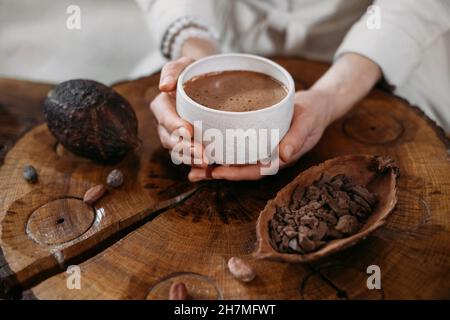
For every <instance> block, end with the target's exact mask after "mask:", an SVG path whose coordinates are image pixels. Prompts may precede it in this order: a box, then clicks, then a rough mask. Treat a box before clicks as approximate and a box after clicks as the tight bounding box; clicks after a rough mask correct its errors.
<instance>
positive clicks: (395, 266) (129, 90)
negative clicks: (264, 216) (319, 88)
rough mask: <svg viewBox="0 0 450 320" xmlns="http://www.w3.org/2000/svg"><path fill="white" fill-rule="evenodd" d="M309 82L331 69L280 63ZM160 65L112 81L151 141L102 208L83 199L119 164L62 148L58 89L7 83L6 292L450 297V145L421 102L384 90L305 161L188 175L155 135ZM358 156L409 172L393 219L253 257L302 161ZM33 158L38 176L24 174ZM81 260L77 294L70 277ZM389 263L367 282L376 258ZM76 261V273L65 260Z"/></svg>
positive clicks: (0, 207) (3, 85) (2, 117)
mask: <svg viewBox="0 0 450 320" xmlns="http://www.w3.org/2000/svg"><path fill="white" fill-rule="evenodd" d="M277 61H278V62H279V63H281V64H282V65H284V66H285V67H286V68H287V69H288V70H289V71H290V72H291V73H292V75H293V76H294V78H295V81H296V86H297V89H305V88H308V87H309V86H310V85H311V84H312V83H313V82H314V81H315V80H316V79H317V78H318V77H319V76H320V75H321V74H323V73H324V71H325V70H326V68H327V65H325V64H320V63H313V62H308V61H303V60H296V59H277ZM158 80H159V75H153V76H150V77H146V78H142V79H138V80H134V81H126V82H122V83H118V84H116V85H114V86H113V87H114V89H115V90H117V91H118V92H119V93H121V94H122V95H123V96H125V97H126V98H127V99H128V100H129V101H130V102H131V104H132V105H133V107H134V109H135V110H136V113H137V115H138V118H139V124H140V129H139V135H140V137H141V138H142V139H143V140H144V145H143V147H142V148H141V149H140V150H139V151H138V152H135V153H130V154H129V155H128V156H127V157H126V158H125V159H124V160H123V161H122V162H121V163H119V164H118V165H117V167H119V168H121V169H122V170H123V171H124V172H125V176H126V182H125V184H124V186H122V187H121V188H120V189H117V190H114V191H112V192H110V193H108V194H107V195H106V196H105V197H104V198H102V199H101V200H100V201H99V202H98V203H97V204H96V205H95V207H94V208H92V207H89V206H86V205H84V204H83V203H82V202H81V200H80V199H81V197H82V195H83V193H84V191H85V190H86V189H87V188H89V187H90V186H92V185H94V184H97V183H102V182H103V181H104V179H105V176H106V174H107V173H108V172H109V171H110V170H111V169H112V168H113V166H100V165H98V164H95V163H93V162H91V161H89V160H86V159H81V158H78V157H75V156H73V155H71V154H70V153H68V152H67V151H64V150H59V151H58V152H57V151H56V150H57V143H56V141H55V139H54V138H53V137H52V136H51V135H50V134H49V132H48V130H47V128H46V126H45V125H43V124H41V123H42V121H43V117H42V107H41V106H42V101H43V99H44V98H45V96H46V94H47V92H48V91H49V89H50V88H51V87H52V85H50V84H38V83H32V82H26V81H19V80H12V79H0V146H1V158H2V159H3V158H4V161H3V164H2V166H1V167H0V194H1V198H0V221H1V222H0V223H1V230H2V231H1V241H0V244H1V251H0V279H1V287H2V292H3V294H4V295H5V294H6V295H7V297H13V298H20V297H23V298H38V299H146V298H148V299H154V298H161V299H165V298H167V297H168V288H169V286H170V284H171V283H172V282H173V281H175V280H181V281H184V282H185V283H186V284H187V286H188V289H189V291H190V294H191V296H192V297H193V298H211V299H218V298H219V299H248V298H249V299H257V298H261V299H430V298H431V299H442V298H444V299H448V298H450V279H449V275H450V161H449V149H450V143H449V140H448V139H447V138H446V136H445V134H444V132H443V131H442V130H441V129H440V128H439V127H437V126H436V125H435V124H434V123H433V122H432V121H431V120H430V119H428V118H427V117H426V116H425V115H424V114H423V113H422V112H421V111H420V110H419V109H418V108H413V107H411V106H409V105H408V104H407V103H406V102H405V101H403V100H401V99H398V98H395V97H393V96H392V95H390V94H388V93H386V92H383V91H381V90H378V89H376V90H373V91H372V92H371V93H370V95H369V96H368V97H367V98H366V99H364V100H363V101H362V102H361V103H359V105H358V106H357V107H356V108H355V109H354V110H353V111H352V112H351V113H350V114H349V115H347V116H346V117H345V118H344V119H341V120H339V121H337V122H336V123H334V124H333V125H331V126H330V127H329V128H328V129H327V131H326V132H325V134H324V136H323V138H322V140H321V141H320V143H319V144H318V145H317V146H316V147H315V148H314V149H313V150H312V151H311V152H309V153H308V154H307V155H306V156H305V157H303V158H302V159H301V160H300V161H299V162H298V163H297V165H296V166H294V167H292V168H289V169H287V170H284V171H282V172H281V173H279V174H278V175H276V176H272V177H268V178H266V179H264V180H262V181H258V182H235V183H231V182H226V181H209V182H202V183H195V184H191V183H189V182H188V181H187V179H186V174H187V168H186V167H184V166H175V165H173V164H172V163H171V161H170V159H169V155H168V153H167V151H164V150H162V149H161V147H160V145H159V141H158V138H157V135H156V131H155V127H154V124H153V119H152V115H151V113H150V112H149V111H148V104H149V101H151V99H152V98H153V97H154V96H155V95H156V94H157V83H158ZM352 153H367V154H378V155H383V156H390V157H393V158H394V159H395V160H396V161H397V162H398V164H399V165H400V168H401V178H400V179H399V192H398V198H399V202H398V205H397V209H396V210H395V211H394V212H393V213H392V215H391V216H390V218H389V219H388V222H387V224H386V225H385V226H384V227H383V228H382V229H380V230H379V231H377V232H376V233H375V234H373V235H372V236H370V237H368V238H367V239H365V240H364V241H362V242H360V243H359V244H357V245H356V246H354V247H352V248H349V249H347V250H345V251H343V252H341V253H338V254H335V255H333V256H330V257H327V258H325V259H323V260H321V261H318V262H315V263H311V264H298V265H294V264H284V263H279V262H272V261H266V260H256V259H254V258H253V257H252V255H251V253H252V251H253V250H254V245H255V221H256V219H257V217H258V213H259V211H260V210H261V209H262V208H263V207H264V205H265V203H266V202H267V200H268V199H271V198H272V197H273V196H274V195H275V193H276V192H277V191H278V190H279V189H280V188H282V187H283V186H284V185H285V184H286V183H288V182H289V181H290V180H291V179H292V178H293V177H294V176H295V175H297V174H298V173H299V172H300V171H302V170H304V169H305V168H308V167H309V166H311V165H313V164H317V163H319V162H322V161H324V160H326V159H329V158H332V157H335V156H339V155H344V154H352ZM25 164H33V165H34V166H35V167H36V168H37V169H38V171H39V173H40V177H39V182H38V183H37V184H35V185H29V184H27V183H26V182H24V181H23V179H22V178H21V170H22V168H23V166H24V165H25ZM231 256H240V257H242V258H244V259H246V260H247V261H248V262H249V263H250V264H251V265H252V266H253V267H254V269H255V271H256V273H257V278H256V279H255V280H254V281H253V282H251V283H250V284H243V283H241V282H239V281H237V280H236V279H234V278H233V277H232V276H231V275H230V274H229V272H228V270H227V267H226V262H227V260H228V258H230V257H231ZM69 265H77V266H79V268H80V269H79V270H80V271H81V282H80V283H81V290H77V289H72V290H70V289H69V288H68V287H67V278H68V277H69V276H70V275H71V274H68V273H67V272H66V268H67V267H68V266H69ZM370 265H377V266H379V267H380V269H381V282H382V289H381V290H369V289H368V288H367V285H366V281H367V277H368V274H367V273H366V270H367V267H368V266H370ZM70 270H72V271H73V270H75V271H76V269H70Z"/></svg>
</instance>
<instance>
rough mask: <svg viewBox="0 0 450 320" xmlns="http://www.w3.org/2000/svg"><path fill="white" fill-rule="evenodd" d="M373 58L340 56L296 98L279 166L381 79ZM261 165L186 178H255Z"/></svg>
mask: <svg viewBox="0 0 450 320" xmlns="http://www.w3.org/2000/svg"><path fill="white" fill-rule="evenodd" d="M381 75H382V74H381V69H380V67H379V66H378V65H377V64H376V63H374V62H373V61H372V60H370V59H368V58H366V57H364V56H361V55H359V54H355V53H346V54H344V55H342V56H341V57H340V58H339V59H338V60H336V61H335V63H334V64H333V65H332V66H331V68H330V69H328V71H327V72H326V73H325V74H324V75H323V76H322V77H321V78H320V79H319V80H318V81H317V82H316V83H315V84H314V85H313V86H312V87H311V89H309V90H307V91H299V92H297V93H296V97H295V107H294V108H295V109H294V117H293V119H292V123H291V127H290V129H289V131H288V132H287V134H286V135H285V136H284V138H283V140H282V141H281V142H280V148H279V150H280V159H279V167H280V168H283V167H285V166H288V165H291V164H293V163H295V161H297V160H298V159H299V158H300V157H301V156H302V155H304V154H305V153H306V152H308V151H309V150H311V149H312V148H313V147H314V146H315V145H316V144H317V142H318V141H319V140H320V138H321V136H322V134H323V132H324V131H325V129H326V127H327V126H328V125H329V124H330V123H332V122H333V121H334V120H336V119H338V118H340V117H342V116H343V115H345V114H346V113H347V112H348V111H350V109H351V108H352V107H353V106H354V105H355V104H356V103H357V102H358V101H359V100H361V99H362V98H363V97H364V96H365V95H366V94H367V93H368V92H369V91H370V89H371V88H372V87H373V86H374V84H375V83H377V82H378V81H379V80H380V78H381ZM261 169H262V165H260V164H255V165H243V166H219V167H216V168H214V169H213V170H212V172H211V169H204V168H192V170H191V172H190V174H189V179H190V180H192V181H197V180H203V179H209V178H211V177H212V178H214V179H227V180H257V179H260V178H262V177H263V175H262V174H261Z"/></svg>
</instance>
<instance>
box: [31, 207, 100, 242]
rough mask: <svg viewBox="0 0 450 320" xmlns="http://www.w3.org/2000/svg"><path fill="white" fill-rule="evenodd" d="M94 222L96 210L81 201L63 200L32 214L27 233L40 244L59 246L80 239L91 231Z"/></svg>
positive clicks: (40, 208)
mask: <svg viewBox="0 0 450 320" xmlns="http://www.w3.org/2000/svg"><path fill="white" fill-rule="evenodd" d="M94 220H95V211H94V209H93V208H92V207H91V206H89V205H87V204H86V203H84V202H83V201H82V200H81V199H77V198H62V199H57V200H53V201H51V202H48V203H46V204H44V205H43V206H41V207H39V208H38V209H36V210H35V211H34V212H32V213H31V215H30V217H29V218H28V221H27V224H26V232H27V234H28V236H29V237H30V238H31V239H33V240H34V241H36V242H37V243H39V244H43V245H50V246H52V245H58V244H62V243H65V242H68V241H71V240H74V239H76V238H78V237H80V236H81V235H82V234H84V233H85V232H86V231H88V230H89V228H90V227H91V226H92V224H93V223H94Z"/></svg>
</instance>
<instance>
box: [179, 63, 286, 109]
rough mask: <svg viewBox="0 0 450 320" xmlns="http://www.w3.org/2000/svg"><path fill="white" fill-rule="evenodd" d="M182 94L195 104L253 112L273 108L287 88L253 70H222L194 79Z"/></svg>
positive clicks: (187, 82) (284, 94)
mask: <svg viewBox="0 0 450 320" xmlns="http://www.w3.org/2000/svg"><path fill="white" fill-rule="evenodd" d="M184 91H185V92H186V94H187V95H188V96H189V97H190V98H191V99H193V100H194V101H195V102H197V103H199V104H201V105H203V106H205V107H208V108H212V109H216V110H222V111H235V112H236V111H237V112H244V111H254V110H259V109H264V108H267V107H270V106H273V105H275V104H277V103H278V102H280V101H281V100H283V98H284V97H286V95H287V88H286V87H285V86H284V85H283V84H282V83H281V82H279V81H278V80H276V79H274V78H272V77H271V76H269V75H266V74H263V73H260V72H253V71H240V70H235V71H221V72H212V73H206V74H203V75H200V76H197V77H194V78H192V79H190V80H188V81H186V83H185V84H184Z"/></svg>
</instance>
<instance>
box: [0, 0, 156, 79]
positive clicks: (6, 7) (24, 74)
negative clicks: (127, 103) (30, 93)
mask: <svg viewBox="0 0 450 320" xmlns="http://www.w3.org/2000/svg"><path fill="white" fill-rule="evenodd" d="M70 5H78V6H79V7H80V8H81V29H80V30H77V29H74V30H70V29H68V28H67V26H66V20H67V18H68V17H69V16H70V14H68V13H66V10H67V7H68V6H70ZM149 61H152V63H150V62H149ZM155 61H156V63H155ZM158 61H160V63H158ZM163 61H164V60H163V58H162V57H161V56H160V53H159V50H157V48H156V47H155V45H154V44H153V43H152V39H151V36H150V33H149V32H148V30H147V26H146V24H145V20H144V16H143V15H142V13H141V11H140V10H139V8H138V6H137V4H136V2H135V1H134V0H96V1H92V0H90V1H89V0H58V1H55V0H38V1H37V0H0V77H14V78H20V79H26V80H37V81H45V82H60V81H63V80H67V79H70V78H80V77H81V78H90V79H95V80H98V81H101V82H104V83H106V84H111V83H113V82H116V81H121V80H125V79H129V78H135V77H139V76H142V75H145V74H149V73H153V72H155V71H156V70H158V69H159V68H160V67H161V65H162V63H163Z"/></svg>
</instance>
